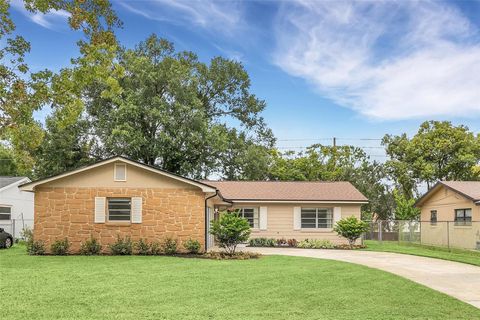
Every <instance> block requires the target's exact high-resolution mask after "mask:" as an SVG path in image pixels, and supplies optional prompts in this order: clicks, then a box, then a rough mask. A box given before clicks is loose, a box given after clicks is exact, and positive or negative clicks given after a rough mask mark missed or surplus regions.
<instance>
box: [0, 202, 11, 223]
mask: <svg viewBox="0 0 480 320" xmlns="http://www.w3.org/2000/svg"><path fill="white" fill-rule="evenodd" d="M0 208H8V209H10V213H2V212H0V216H1V215H4V214H5V215H7V214H8V215H9V218H8V219H1V218H0V220H2V221H6V220H12V206H11V205H6V204H0Z"/></svg>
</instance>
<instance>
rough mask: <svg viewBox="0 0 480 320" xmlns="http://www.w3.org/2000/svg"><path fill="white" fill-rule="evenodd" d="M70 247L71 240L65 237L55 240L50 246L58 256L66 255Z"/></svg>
mask: <svg viewBox="0 0 480 320" xmlns="http://www.w3.org/2000/svg"><path fill="white" fill-rule="evenodd" d="M69 248H70V242H68V239H67V238H65V239H64V240H55V241H54V242H53V243H52V245H51V246H50V251H51V252H52V254H53V255H56V256H66V255H67V254H68V249H69Z"/></svg>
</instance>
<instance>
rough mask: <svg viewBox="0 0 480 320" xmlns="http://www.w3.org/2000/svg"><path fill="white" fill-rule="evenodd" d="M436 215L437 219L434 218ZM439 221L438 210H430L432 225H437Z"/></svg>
mask: <svg viewBox="0 0 480 320" xmlns="http://www.w3.org/2000/svg"><path fill="white" fill-rule="evenodd" d="M434 215H435V216H434ZM434 217H435V219H434ZM437 222H438V211H437V210H430V224H431V225H432V226H435V225H437Z"/></svg>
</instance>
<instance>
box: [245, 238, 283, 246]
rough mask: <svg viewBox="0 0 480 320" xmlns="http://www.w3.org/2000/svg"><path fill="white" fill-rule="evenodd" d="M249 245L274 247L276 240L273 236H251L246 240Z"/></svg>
mask: <svg viewBox="0 0 480 320" xmlns="http://www.w3.org/2000/svg"><path fill="white" fill-rule="evenodd" d="M248 245H249V246H250V247H275V246H276V245H277V241H276V240H275V239H273V238H252V239H250V240H248Z"/></svg>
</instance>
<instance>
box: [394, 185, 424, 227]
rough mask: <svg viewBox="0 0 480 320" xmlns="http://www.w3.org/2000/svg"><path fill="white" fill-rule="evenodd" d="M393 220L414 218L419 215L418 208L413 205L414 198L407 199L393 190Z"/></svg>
mask: <svg viewBox="0 0 480 320" xmlns="http://www.w3.org/2000/svg"><path fill="white" fill-rule="evenodd" d="M393 195H394V197H395V203H396V207H395V220H415V219H418V218H419V216H420V209H419V208H417V207H415V199H408V198H407V197H405V195H403V194H402V193H400V192H398V191H397V190H394V192H393Z"/></svg>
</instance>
